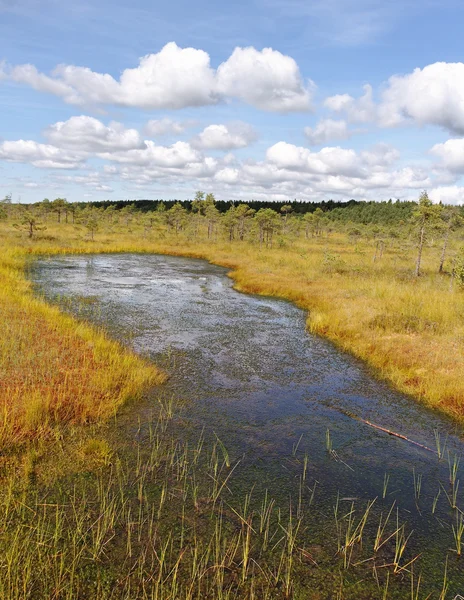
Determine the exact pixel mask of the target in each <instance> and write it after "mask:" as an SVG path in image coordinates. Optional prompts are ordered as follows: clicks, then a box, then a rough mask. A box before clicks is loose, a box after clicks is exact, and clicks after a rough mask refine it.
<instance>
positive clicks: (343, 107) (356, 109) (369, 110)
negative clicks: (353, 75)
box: [324, 84, 377, 123]
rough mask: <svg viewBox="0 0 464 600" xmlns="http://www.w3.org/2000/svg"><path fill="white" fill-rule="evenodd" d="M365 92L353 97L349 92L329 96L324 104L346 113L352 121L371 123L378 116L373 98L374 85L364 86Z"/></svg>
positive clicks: (335, 110)
mask: <svg viewBox="0 0 464 600" xmlns="http://www.w3.org/2000/svg"><path fill="white" fill-rule="evenodd" d="M363 89H364V94H363V95H362V96H360V97H359V98H353V96H350V95H349V94H337V95H335V96H329V97H328V98H326V99H325V101H324V106H325V107H326V108H328V109H329V110H331V111H333V112H336V113H343V114H345V115H346V117H347V119H348V121H349V122H350V123H369V122H370V121H373V120H375V118H376V110H377V109H376V106H375V103H374V101H373V98H372V87H371V86H370V85H369V84H366V85H365V86H363Z"/></svg>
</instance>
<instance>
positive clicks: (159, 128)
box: [144, 117, 186, 137]
mask: <svg viewBox="0 0 464 600" xmlns="http://www.w3.org/2000/svg"><path fill="white" fill-rule="evenodd" d="M185 129H186V125H185V124H184V123H180V122H179V121H173V120H172V119H168V118H167V117H165V118H164V119H151V120H150V121H148V123H147V124H146V125H145V127H144V133H146V135H148V136H153V137H160V136H163V135H172V134H175V135H179V134H181V133H183V132H184V131H185Z"/></svg>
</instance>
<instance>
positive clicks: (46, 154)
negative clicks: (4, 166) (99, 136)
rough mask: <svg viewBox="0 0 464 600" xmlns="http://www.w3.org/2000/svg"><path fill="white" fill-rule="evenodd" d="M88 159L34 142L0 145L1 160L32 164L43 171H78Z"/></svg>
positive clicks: (6, 142) (22, 141) (11, 142)
mask: <svg viewBox="0 0 464 600" xmlns="http://www.w3.org/2000/svg"><path fill="white" fill-rule="evenodd" d="M86 158H87V155H86V154H85V153H81V152H79V153H73V152H66V151H63V150H62V149H61V148H57V147H56V146H52V145H51V144H39V143H38V142H34V141H32V140H17V141H5V142H2V143H1V144H0V160H1V159H3V160H7V161H10V162H20V163H30V164H31V165H33V166H34V167H39V168H41V169H77V168H78V167H80V166H82V163H83V161H84V160H85V159H86Z"/></svg>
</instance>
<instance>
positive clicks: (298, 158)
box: [266, 142, 365, 177]
mask: <svg viewBox="0 0 464 600" xmlns="http://www.w3.org/2000/svg"><path fill="white" fill-rule="evenodd" d="M266 158H267V160H268V161H269V162H271V163H272V164H274V165H275V166H277V167H279V168H284V169H289V170H292V171H293V170H294V171H307V172H309V173H314V174H316V173H319V174H326V175H332V174H333V175H338V174H342V175H348V176H357V177H364V176H365V173H364V169H363V165H362V161H360V159H359V156H358V155H357V154H356V152H355V151H354V150H347V149H344V148H339V147H326V148H322V150H320V151H319V152H311V150H308V149H307V148H303V147H301V146H294V145H293V144H288V143H287V142H278V143H277V144H274V145H273V146H271V147H270V148H268V150H267V152H266Z"/></svg>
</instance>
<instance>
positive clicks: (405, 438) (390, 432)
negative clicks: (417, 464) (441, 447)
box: [343, 411, 435, 454]
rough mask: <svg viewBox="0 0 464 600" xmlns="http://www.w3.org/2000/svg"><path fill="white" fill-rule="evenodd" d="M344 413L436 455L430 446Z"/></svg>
mask: <svg viewBox="0 0 464 600" xmlns="http://www.w3.org/2000/svg"><path fill="white" fill-rule="evenodd" d="M343 413H344V414H346V415H347V416H348V417H351V418H352V419H356V420H357V421H361V423H365V424H366V425H369V426H370V427H373V428H374V429H378V430H379V431H383V432H385V433H388V435H393V436H394V437H397V438H400V439H402V440H405V441H406V442H409V443H410V444H414V445H415V446H419V448H423V449H424V450H428V451H429V452H433V453H434V454H435V450H432V449H431V448H429V447H428V446H424V444H419V442H415V441H414V440H411V439H409V438H408V437H406V436H405V435H402V434H401V433H396V432H395V431H391V430H390V429H387V428H386V427H381V426H380V425H376V424H375V423H371V422H370V421H367V419H362V418H361V417H358V416H357V415H354V414H352V413H349V412H346V411H343Z"/></svg>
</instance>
